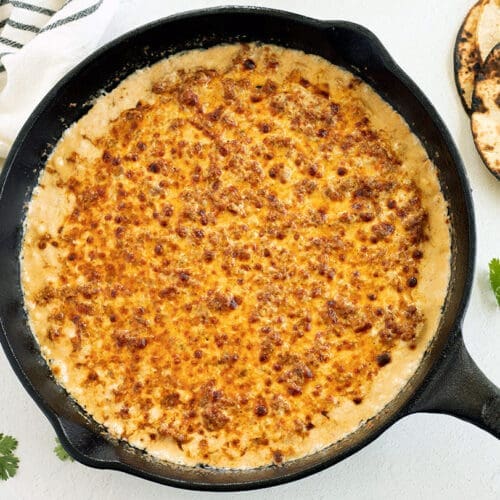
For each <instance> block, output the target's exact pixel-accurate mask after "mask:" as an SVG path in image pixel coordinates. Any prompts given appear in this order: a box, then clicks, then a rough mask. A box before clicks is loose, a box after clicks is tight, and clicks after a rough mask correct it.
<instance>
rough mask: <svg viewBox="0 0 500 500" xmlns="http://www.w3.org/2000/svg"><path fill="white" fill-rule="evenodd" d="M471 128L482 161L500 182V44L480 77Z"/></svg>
mask: <svg viewBox="0 0 500 500" xmlns="http://www.w3.org/2000/svg"><path fill="white" fill-rule="evenodd" d="M471 126H472V134H473V136H474V142H475V144H476V148H477V150H478V152H479V154H480V155H481V158H482V159H483V161H484V163H485V164H486V166H487V167H488V168H489V169H490V171H491V172H492V173H493V175H495V177H497V179H500V139H499V138H500V44H497V45H496V46H495V47H494V49H493V50H492V51H491V52H490V54H489V56H488V57H487V59H486V62H485V64H484V66H483V68H482V69H481V71H480V72H479V74H478V76H477V79H476V85H475V87H474V95H473V98H472V116H471Z"/></svg>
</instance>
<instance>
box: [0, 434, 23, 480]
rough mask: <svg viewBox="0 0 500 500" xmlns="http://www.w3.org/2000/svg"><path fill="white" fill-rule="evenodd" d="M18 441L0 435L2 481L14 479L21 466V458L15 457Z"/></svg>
mask: <svg viewBox="0 0 500 500" xmlns="http://www.w3.org/2000/svg"><path fill="white" fill-rule="evenodd" d="M16 448H17V439H15V438H13V437H12V436H5V435H4V434H0V479H1V480H2V481H6V480H7V479H9V478H10V477H14V476H15V475H16V472H17V468H18V466H19V458H17V457H16V456H15V455H14V451H15V449H16Z"/></svg>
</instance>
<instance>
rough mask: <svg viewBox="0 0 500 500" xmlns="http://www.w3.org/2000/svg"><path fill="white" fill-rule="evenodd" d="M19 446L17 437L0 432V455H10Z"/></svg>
mask: <svg viewBox="0 0 500 500" xmlns="http://www.w3.org/2000/svg"><path fill="white" fill-rule="evenodd" d="M16 448H17V439H15V438H13V437H12V436H5V435H3V434H0V455H9V454H11V453H12V452H13V451H14V450H15V449H16Z"/></svg>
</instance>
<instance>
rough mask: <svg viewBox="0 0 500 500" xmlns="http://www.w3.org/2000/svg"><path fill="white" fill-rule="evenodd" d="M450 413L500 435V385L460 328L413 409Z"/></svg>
mask: <svg viewBox="0 0 500 500" xmlns="http://www.w3.org/2000/svg"><path fill="white" fill-rule="evenodd" d="M416 412H429V413H447V414H448V415H453V416H454V417H457V418H460V419H462V420H466V421H467V422H470V423H472V424H474V425H477V426H478V427H480V428H482V429H484V430H486V431H488V432H489V433H491V434H492V435H493V436H495V437H496V438H497V439H500V389H499V388H498V387H496V386H495V384H493V383H492V382H491V381H490V380H488V378H487V377H486V376H485V375H484V373H483V372H482V371H481V370H480V369H479V368H478V367H477V365H476V363H474V361H473V360H472V358H471V357H470V354H469V353H468V352H467V349H466V347H465V344H464V341H463V337H462V333H461V332H458V333H457V334H456V336H455V338H454V342H452V344H451V346H450V348H449V349H448V352H447V353H446V355H445V358H444V359H443V361H442V363H440V365H439V367H438V368H437V370H436V373H434V374H433V376H431V379H430V382H429V383H428V384H427V386H426V387H425V388H424V389H423V391H422V392H421V393H420V394H418V395H417V398H416V402H415V403H414V405H413V406H412V407H411V409H410V413H416Z"/></svg>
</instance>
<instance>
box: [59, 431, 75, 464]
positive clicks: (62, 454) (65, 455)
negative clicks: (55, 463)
mask: <svg viewBox="0 0 500 500" xmlns="http://www.w3.org/2000/svg"><path fill="white" fill-rule="evenodd" d="M54 453H55V454H56V455H57V458H59V460H62V461H63V462H65V461H66V460H69V461H70V462H74V459H73V457H72V456H71V455H70V454H69V453H68V452H67V451H66V450H65V449H64V448H63V445H62V444H61V441H59V438H57V437H56V446H55V448H54Z"/></svg>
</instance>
